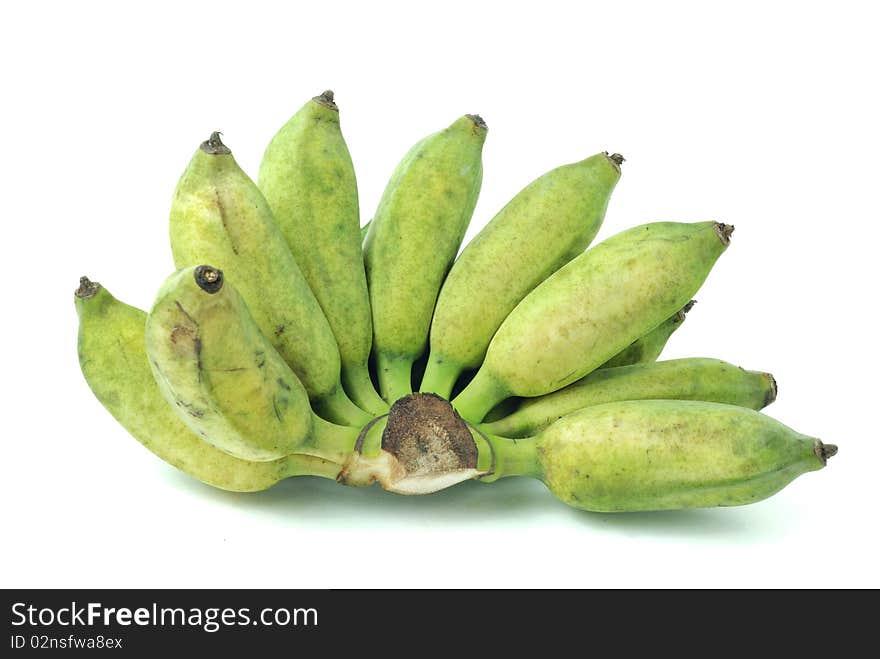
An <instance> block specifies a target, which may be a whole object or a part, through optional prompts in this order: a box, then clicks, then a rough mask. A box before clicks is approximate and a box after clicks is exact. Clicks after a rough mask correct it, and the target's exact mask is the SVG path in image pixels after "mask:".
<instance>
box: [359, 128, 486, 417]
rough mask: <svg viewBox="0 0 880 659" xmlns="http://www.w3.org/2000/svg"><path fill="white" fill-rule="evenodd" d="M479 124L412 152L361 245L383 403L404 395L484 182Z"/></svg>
mask: <svg viewBox="0 0 880 659" xmlns="http://www.w3.org/2000/svg"><path fill="white" fill-rule="evenodd" d="M485 139H486V124H485V123H484V122H483V120H482V119H481V118H480V117H478V116H475V115H466V116H464V117H462V118H460V119H459V120H457V121H456V122H454V123H453V124H452V125H451V126H449V127H448V128H446V129H445V130H442V131H440V132H438V133H434V134H433V135H430V136H428V137H426V138H425V139H423V140H422V141H421V142H419V143H418V144H416V145H415V146H414V147H413V148H412V149H410V151H409V153H407V154H406V155H405V156H404V158H403V160H402V161H401V162H400V164H399V165H398V166H397V169H396V170H395V171H394V174H393V175H392V176H391V180H390V181H389V182H388V186H387V187H386V188H385V192H384V194H383V195H382V199H381V201H380V202H379V206H378V208H377V210H376V214H375V216H374V217H373V220H372V221H371V222H370V228H369V231H368V232H367V237H366V240H365V243H364V258H365V264H366V268H367V283H368V285H369V289H370V304H371V307H372V310H373V350H374V352H375V354H376V363H377V371H378V375H379V384H380V388H381V390H382V395H383V397H384V398H385V399H386V400H387V401H389V402H393V401H395V400H397V399H398V398H400V397H402V396H404V395H406V394H408V393H409V392H410V391H411V389H412V385H411V380H410V378H411V370H412V363H413V361H414V360H415V359H416V358H417V357H418V356H419V355H421V354H422V352H423V351H424V349H425V344H426V341H427V337H428V329H429V327H430V324H431V315H432V313H433V311H434V303H435V301H436V300H437V293H438V291H439V290H440V285H441V284H442V282H443V278H444V277H445V276H446V272H447V270H448V269H449V266H450V265H451V264H452V261H453V259H455V254H456V252H457V251H458V248H459V246H460V245H461V241H462V239H463V238H464V233H465V231H466V229H467V226H468V223H469V222H470V219H471V215H472V214H473V211H474V206H475V205H476V203H477V197H478V195H479V192H480V184H481V182H482V178H483V166H482V161H481V154H482V149H483V142H484V141H485Z"/></svg>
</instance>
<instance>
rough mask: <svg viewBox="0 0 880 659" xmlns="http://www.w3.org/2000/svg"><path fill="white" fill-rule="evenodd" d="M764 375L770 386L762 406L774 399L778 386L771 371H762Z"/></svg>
mask: <svg viewBox="0 0 880 659" xmlns="http://www.w3.org/2000/svg"><path fill="white" fill-rule="evenodd" d="M764 376H765V377H766V378H767V379H768V380H769V381H770V388H769V389H768V390H767V396H766V397H765V398H764V407H767V406H768V405H769V404H770V403H772V402H773V401H775V400H776V396H777V395H778V393H779V387H778V385H777V384H776V378H774V377H773V374H772V373H764ZM834 450H835V452H836V451H837V447H835V448H834Z"/></svg>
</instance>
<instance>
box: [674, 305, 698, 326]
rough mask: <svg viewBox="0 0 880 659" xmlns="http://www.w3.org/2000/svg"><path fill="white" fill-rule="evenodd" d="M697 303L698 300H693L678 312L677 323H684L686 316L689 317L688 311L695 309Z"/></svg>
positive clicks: (676, 315)
mask: <svg viewBox="0 0 880 659" xmlns="http://www.w3.org/2000/svg"><path fill="white" fill-rule="evenodd" d="M696 303H697V301H696V300H691V301H690V302H688V303H687V304H686V305H684V306H683V307H682V308H681V309H679V310H678V313H677V314H675V322H677V323H683V322H684V319H685V316H687V313H688V311H690V310H691V309H693V308H694V305H695V304H696Z"/></svg>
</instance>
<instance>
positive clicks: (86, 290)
mask: <svg viewBox="0 0 880 659" xmlns="http://www.w3.org/2000/svg"><path fill="white" fill-rule="evenodd" d="M99 290H101V284H99V283H98V282H96V281H92V280H91V279H89V278H88V277H80V278H79V288H77V289H76V290H75V291H74V295H76V296H77V297H78V298H81V299H83V300H88V299H89V298H90V297H94V296H95V294H96V293H97V292H98V291H99Z"/></svg>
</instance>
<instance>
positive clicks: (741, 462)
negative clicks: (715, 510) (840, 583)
mask: <svg viewBox="0 0 880 659" xmlns="http://www.w3.org/2000/svg"><path fill="white" fill-rule="evenodd" d="M490 441H491V443H492V446H493V448H494V449H495V465H496V467H495V473H494V478H498V477H501V476H506V475H530V476H534V477H536V478H540V479H541V480H543V481H544V483H545V484H546V485H547V487H548V488H549V489H550V491H551V492H552V493H553V495H554V496H556V497H557V498H558V499H561V500H562V501H564V502H565V503H567V504H569V505H572V506H574V507H576V508H581V509H583V510H592V511H598V512H625V511H640V510H670V509H680V508H705V507H710V506H739V505H744V504H749V503H754V502H755V501H760V500H761V499H765V498H766V497H768V496H770V495H772V494H775V493H776V492H778V491H779V490H781V489H782V488H783V487H785V486H786V485H787V484H788V483H790V482H791V481H792V480H794V479H795V478H797V477H798V476H800V475H801V474H803V473H806V472H808V471H814V470H817V469H821V468H822V467H824V466H825V463H826V460H827V459H828V458H829V457H831V456H833V455H834V454H835V453H837V447H836V446H834V445H832V444H823V443H822V442H820V441H819V440H818V439H814V438H812V437H807V436H806V435H801V434H800V433H797V432H795V431H794V430H792V429H790V428H788V427H786V426H784V425H782V424H781V423H779V422H778V421H775V420H773V419H771V418H770V417H767V416H764V415H762V414H759V413H758V412H754V411H752V410H747V409H744V408H741V407H735V406H733V405H724V404H721V403H706V402H695V401H671V400H640V401H625V402H617V403H606V404H604V405H597V406H595V407H587V408H585V409H583V410H580V411H578V412H575V413H574V414H570V415H568V416H565V417H563V418H562V419H560V420H559V421H557V422H556V423H554V424H553V425H551V426H549V427H548V428H547V429H546V430H544V431H543V432H542V433H541V434H540V435H538V436H537V437H530V438H527V439H520V440H511V439H500V438H490Z"/></svg>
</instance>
